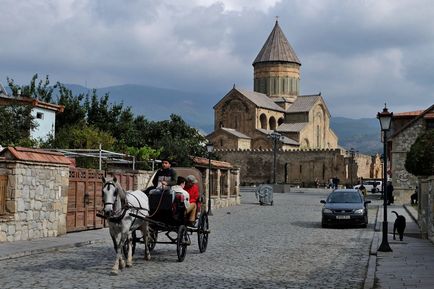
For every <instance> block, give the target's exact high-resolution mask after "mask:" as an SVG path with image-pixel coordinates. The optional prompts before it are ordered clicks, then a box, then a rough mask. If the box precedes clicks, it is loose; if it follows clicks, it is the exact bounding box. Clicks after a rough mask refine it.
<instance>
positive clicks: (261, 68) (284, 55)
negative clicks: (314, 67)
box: [207, 21, 338, 149]
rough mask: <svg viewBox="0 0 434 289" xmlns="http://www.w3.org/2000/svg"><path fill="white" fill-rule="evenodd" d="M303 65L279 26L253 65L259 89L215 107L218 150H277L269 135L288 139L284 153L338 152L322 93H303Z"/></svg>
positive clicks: (233, 93) (234, 92)
mask: <svg viewBox="0 0 434 289" xmlns="http://www.w3.org/2000/svg"><path fill="white" fill-rule="evenodd" d="M300 67H301V62H300V60H299V59H298V57H297V55H296V54H295V52H294V50H293V48H292V47H291V45H290V44H289V42H288V40H287V39H286V37H285V35H284V34H283V32H282V30H281V28H280V26H279V23H278V22H277V21H276V24H275V26H274V28H273V30H272V31H271V33H270V36H269V37H268V39H267V41H266V42H265V44H264V46H263V47H262V49H261V51H260V52H259V54H258V56H257V57H256V59H255V60H254V62H253V68H254V91H248V90H244V89H239V88H236V87H235V86H234V87H233V89H231V90H230V91H229V92H228V93H227V94H226V95H225V96H224V97H223V98H222V99H221V100H220V101H219V102H218V103H217V104H216V105H215V106H214V111H215V116H214V118H215V119H214V132H212V133H211V134H209V135H208V136H207V138H208V139H209V140H210V141H211V142H212V143H213V144H214V147H215V148H216V149H267V148H271V145H272V143H271V142H270V140H269V138H267V136H268V135H270V133H271V132H273V131H275V132H278V133H279V134H281V135H282V138H281V144H282V148H283V149H297V148H303V149H325V148H337V147H338V138H337V136H336V134H335V133H334V132H333V131H332V130H331V129H330V112H329V110H328V109H327V105H326V104H325V101H324V99H323V97H322V96H321V93H318V94H314V95H299V92H300Z"/></svg>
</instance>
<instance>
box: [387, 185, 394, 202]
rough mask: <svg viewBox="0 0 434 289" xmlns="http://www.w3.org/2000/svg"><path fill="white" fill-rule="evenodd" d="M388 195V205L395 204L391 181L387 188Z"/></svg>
mask: <svg viewBox="0 0 434 289" xmlns="http://www.w3.org/2000/svg"><path fill="white" fill-rule="evenodd" d="M386 194H387V204H388V205H390V204H393V201H394V200H393V185H392V182H391V181H388V182H387V186H386Z"/></svg>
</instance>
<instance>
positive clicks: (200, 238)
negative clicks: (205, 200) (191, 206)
mask: <svg viewBox="0 0 434 289" xmlns="http://www.w3.org/2000/svg"><path fill="white" fill-rule="evenodd" d="M208 229H209V223H208V214H207V213H206V212H204V213H202V215H201V216H200V219H199V228H198V230H197V243H198V245H199V252H201V253H203V252H205V251H206V247H207V246H208Z"/></svg>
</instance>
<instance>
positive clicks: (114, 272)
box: [110, 270, 119, 276]
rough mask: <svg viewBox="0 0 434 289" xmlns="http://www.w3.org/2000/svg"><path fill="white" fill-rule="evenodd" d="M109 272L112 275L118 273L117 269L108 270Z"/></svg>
mask: <svg viewBox="0 0 434 289" xmlns="http://www.w3.org/2000/svg"><path fill="white" fill-rule="evenodd" d="M110 274H111V275H112V276H117V275H118V274H119V271H118V270H112V271H111V272H110Z"/></svg>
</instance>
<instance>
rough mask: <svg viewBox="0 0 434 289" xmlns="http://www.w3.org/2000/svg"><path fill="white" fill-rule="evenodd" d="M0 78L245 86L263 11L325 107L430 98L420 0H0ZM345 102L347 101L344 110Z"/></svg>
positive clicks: (266, 25)
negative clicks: (0, 10) (280, 32)
mask: <svg viewBox="0 0 434 289" xmlns="http://www.w3.org/2000/svg"><path fill="white" fill-rule="evenodd" d="M0 5H1V7H7V9H5V11H3V13H2V25H1V26H0V37H1V39H2V40H3V41H2V45H1V46H0V63H1V64H2V65H1V67H0V81H1V82H3V83H4V82H5V79H6V77H8V76H9V77H11V78H13V79H15V80H16V82H18V83H23V84H24V83H28V82H29V80H30V79H31V77H32V75H33V74H34V73H39V74H40V75H45V74H48V75H49V76H50V79H51V80H52V81H53V82H55V81H60V82H63V83H77V84H81V85H84V84H87V86H89V87H103V86H110V85H116V84H125V83H136V84H144V85H152V86H160V87H166V88H176V89H182V90H188V91H204V90H206V91H215V92H216V102H217V101H218V99H219V98H220V97H223V95H217V92H218V93H221V92H223V93H224V92H225V91H228V90H229V89H230V88H231V87H232V85H233V84H234V83H236V84H237V87H243V88H247V89H252V87H253V80H252V79H253V67H252V65H251V64H252V62H253V60H254V58H255V57H256V55H257V53H258V52H259V50H260V49H261V47H262V45H263V44H264V42H265V40H266V38H267V37H268V35H269V33H270V32H271V30H272V28H273V25H274V21H275V16H279V24H280V26H281V28H282V30H283V31H284V33H285V34H286V36H287V38H288V40H289V42H290V43H291V45H292V46H293V48H294V49H295V51H296V53H297V55H298V57H299V58H300V60H301V62H302V72H301V73H302V74H301V78H302V79H301V87H302V92H303V93H316V92H318V91H321V92H322V95H323V96H324V97H325V99H326V102H327V103H328V105H329V108H330V111H331V113H332V115H339V116H350V117H371V116H372V115H373V114H375V113H376V111H378V110H379V109H380V108H381V106H382V103H383V102H384V101H387V102H388V103H390V105H391V109H392V110H395V108H396V109H406V110H416V109H423V108H426V107H428V106H429V105H431V104H432V103H433V99H434V97H433V92H432V91H434V87H433V86H434V83H433V82H432V77H431V76H432V75H433V74H434V59H433V58H434V56H433V54H432V51H433V49H434V31H433V30H432V27H433V26H434V17H433V16H434V6H433V5H431V2H430V1H429V0H420V1H409V0H408V1H405V0H393V1H392V0H384V1H374V0H363V1H362V0H360V1H342V0H329V1H315V0H293V1H266V0H263V1H249V0H238V1H229V0H227V1H226V0H221V1H214V0H194V1H168V0H166V1H164V0H162V1H156V0H131V1H128V2H122V1H114V0H110V1H107V0H64V1H55V0H44V1H43V0H35V1H13V0H0ZM354 104H357V107H358V109H357V110H354Z"/></svg>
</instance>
